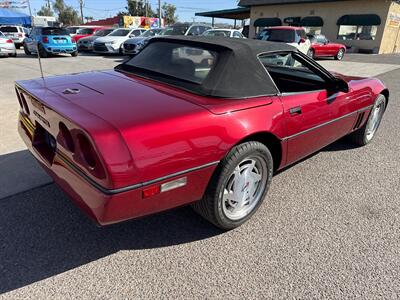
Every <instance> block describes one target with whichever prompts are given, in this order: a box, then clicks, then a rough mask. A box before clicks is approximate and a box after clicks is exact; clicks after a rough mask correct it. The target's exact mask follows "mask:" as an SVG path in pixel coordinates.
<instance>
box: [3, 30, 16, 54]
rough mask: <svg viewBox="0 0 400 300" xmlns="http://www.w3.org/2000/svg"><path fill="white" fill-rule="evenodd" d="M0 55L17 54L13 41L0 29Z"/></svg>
mask: <svg viewBox="0 0 400 300" xmlns="http://www.w3.org/2000/svg"><path fill="white" fill-rule="evenodd" d="M0 56H13V57H16V56H17V49H16V48H15V45H14V42H13V41H12V40H11V39H10V38H8V37H6V36H5V35H4V34H3V33H2V32H1V31H0Z"/></svg>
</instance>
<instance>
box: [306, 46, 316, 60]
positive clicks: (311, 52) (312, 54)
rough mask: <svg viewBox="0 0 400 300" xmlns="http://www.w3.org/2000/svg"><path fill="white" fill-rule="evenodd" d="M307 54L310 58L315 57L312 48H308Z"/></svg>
mask: <svg viewBox="0 0 400 300" xmlns="http://www.w3.org/2000/svg"><path fill="white" fill-rule="evenodd" d="M307 55H308V56H309V57H311V58H314V59H315V51H314V49H312V48H310V50H308V52H307Z"/></svg>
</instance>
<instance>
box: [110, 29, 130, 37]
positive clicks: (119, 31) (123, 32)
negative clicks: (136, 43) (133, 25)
mask: <svg viewBox="0 0 400 300" xmlns="http://www.w3.org/2000/svg"><path fill="white" fill-rule="evenodd" d="M129 32H130V30H129V29H116V30H114V31H113V32H112V33H110V34H109V36H127V35H128V34H129Z"/></svg>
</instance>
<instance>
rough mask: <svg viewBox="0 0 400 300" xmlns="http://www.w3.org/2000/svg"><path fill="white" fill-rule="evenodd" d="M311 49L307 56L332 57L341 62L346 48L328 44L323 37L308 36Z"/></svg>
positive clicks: (340, 45)
mask: <svg viewBox="0 0 400 300" xmlns="http://www.w3.org/2000/svg"><path fill="white" fill-rule="evenodd" d="M310 39H311V48H310V50H309V52H308V56H310V57H313V58H317V57H334V58H335V59H336V60H342V59H343V57H344V54H345V53H346V46H345V45H343V44H337V43H332V42H330V41H329V40H328V39H327V38H326V37H325V36H324V35H322V34H317V35H313V36H310Z"/></svg>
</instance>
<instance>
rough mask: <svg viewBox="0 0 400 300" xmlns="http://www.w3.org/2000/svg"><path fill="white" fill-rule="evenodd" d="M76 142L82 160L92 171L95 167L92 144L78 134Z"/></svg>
mask: <svg viewBox="0 0 400 300" xmlns="http://www.w3.org/2000/svg"><path fill="white" fill-rule="evenodd" d="M78 142H79V149H80V151H81V155H82V158H83V160H84V161H85V162H86V163H87V165H88V166H89V167H90V168H92V169H94V167H95V166H96V154H95V151H94V148H93V146H92V144H91V143H90V141H89V139H88V138H87V137H86V136H84V135H83V134H78Z"/></svg>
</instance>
